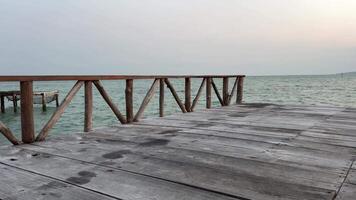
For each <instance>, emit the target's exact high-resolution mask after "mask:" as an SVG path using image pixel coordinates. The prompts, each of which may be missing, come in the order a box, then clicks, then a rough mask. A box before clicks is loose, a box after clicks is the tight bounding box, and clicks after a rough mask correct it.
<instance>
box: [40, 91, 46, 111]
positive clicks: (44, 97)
mask: <svg viewBox="0 0 356 200" xmlns="http://www.w3.org/2000/svg"><path fill="white" fill-rule="evenodd" d="M41 98H42V111H43V112H46V111H47V105H46V103H47V102H46V93H41Z"/></svg>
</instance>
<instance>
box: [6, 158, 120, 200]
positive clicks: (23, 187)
mask: <svg viewBox="0 0 356 200" xmlns="http://www.w3.org/2000/svg"><path fill="white" fill-rule="evenodd" d="M0 174H1V177H0V199H4V200H10V199H18V200H27V199H73V200H80V199H87V200H96V199H103V200H110V199H116V198H110V197H108V196H105V195H102V194H99V193H95V192H92V191H90V190H86V189H83V188H81V187H76V186H74V185H71V184H69V183H66V182H63V181H59V180H56V179H51V178H48V177H45V176H41V175H38V174H34V173H30V172H27V171H24V170H20V169H17V168H14V167H10V166H7V165H3V164H0Z"/></svg>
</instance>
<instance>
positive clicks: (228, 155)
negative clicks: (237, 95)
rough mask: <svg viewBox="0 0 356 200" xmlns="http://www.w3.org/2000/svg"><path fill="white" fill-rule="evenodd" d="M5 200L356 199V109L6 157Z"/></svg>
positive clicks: (123, 132) (223, 122)
mask: <svg viewBox="0 0 356 200" xmlns="http://www.w3.org/2000/svg"><path fill="white" fill-rule="evenodd" d="M0 155H1V156H0V199H26V200H27V199H70V200H74V199H87V200H88V199H124V200H128V199H130V200H136V199H137V200H138V199H140V200H150V199H152V200H171V199H179V200H180V199H189V200H190V199H193V200H195V199H199V200H217V199H223V200H225V199H226V200H228V199H229V200H233V199H256V200H269V199H295V200H303V199H307V200H310V199H317V200H320V199H328V200H331V199H338V200H354V199H356V162H354V159H355V156H356V109H351V108H339V107H322V106H280V105H270V104H244V105H239V106H229V107H223V108H218V109H210V110H204V111H197V112H194V113H188V114H184V115H183V114H176V115H172V116H168V117H164V118H155V119H147V120H143V121H141V122H139V123H135V124H131V125H120V126H114V127H107V128H101V129H97V130H95V131H93V132H91V133H85V134H83V133H77V134H71V135H67V136H61V137H51V138H49V139H48V140H47V141H45V142H40V143H34V144H28V145H20V146H7V147H2V148H1V149H0Z"/></svg>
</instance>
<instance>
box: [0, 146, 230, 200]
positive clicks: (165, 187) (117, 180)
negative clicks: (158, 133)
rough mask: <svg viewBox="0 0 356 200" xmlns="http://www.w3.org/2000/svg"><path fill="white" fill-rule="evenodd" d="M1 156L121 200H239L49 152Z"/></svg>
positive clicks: (3, 160) (13, 163)
mask: <svg viewBox="0 0 356 200" xmlns="http://www.w3.org/2000/svg"><path fill="white" fill-rule="evenodd" d="M1 155H2V157H1V158H0V163H4V164H6V165H9V166H13V167H17V168H20V169H24V170H27V171H29V172H32V173H37V174H41V175H44V176H48V177H51V178H53V179H57V180H60V181H65V182H68V183H70V184H73V185H76V186H80V187H82V188H84V189H88V190H91V191H94V192H100V193H101V194H105V195H108V196H111V197H115V198H119V199H133V200H144V199H145V200H146V199H148V200H167V199H192V200H205V199H208V200H215V199H223V200H233V199H236V198H233V197H231V195H230V196H228V195H224V194H222V193H216V192H212V191H208V190H205V189H204V188H197V187H195V188H193V187H190V186H188V185H182V184H178V183H176V182H172V181H166V180H163V179H158V178H154V177H149V176H146V175H143V174H138V173H132V172H128V171H125V170H120V169H116V168H113V167H105V166H99V165H96V164H92V163H88V162H82V161H79V160H74V159H68V158H64V157H60V156H54V155H51V154H46V153H39V152H35V151H28V150H24V149H22V150H21V149H17V150H16V149H14V150H12V151H11V152H8V151H6V152H4V151H1ZM108 160H110V159H108ZM43 163H46V165H43ZM58 166H65V167H58ZM103 186H105V187H103Z"/></svg>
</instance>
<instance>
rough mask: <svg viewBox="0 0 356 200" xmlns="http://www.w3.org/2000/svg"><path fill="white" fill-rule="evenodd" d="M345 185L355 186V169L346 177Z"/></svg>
mask: <svg viewBox="0 0 356 200" xmlns="http://www.w3.org/2000/svg"><path fill="white" fill-rule="evenodd" d="M346 183H349V184H353V185H356V169H350V170H349V173H348V175H347V177H346Z"/></svg>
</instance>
